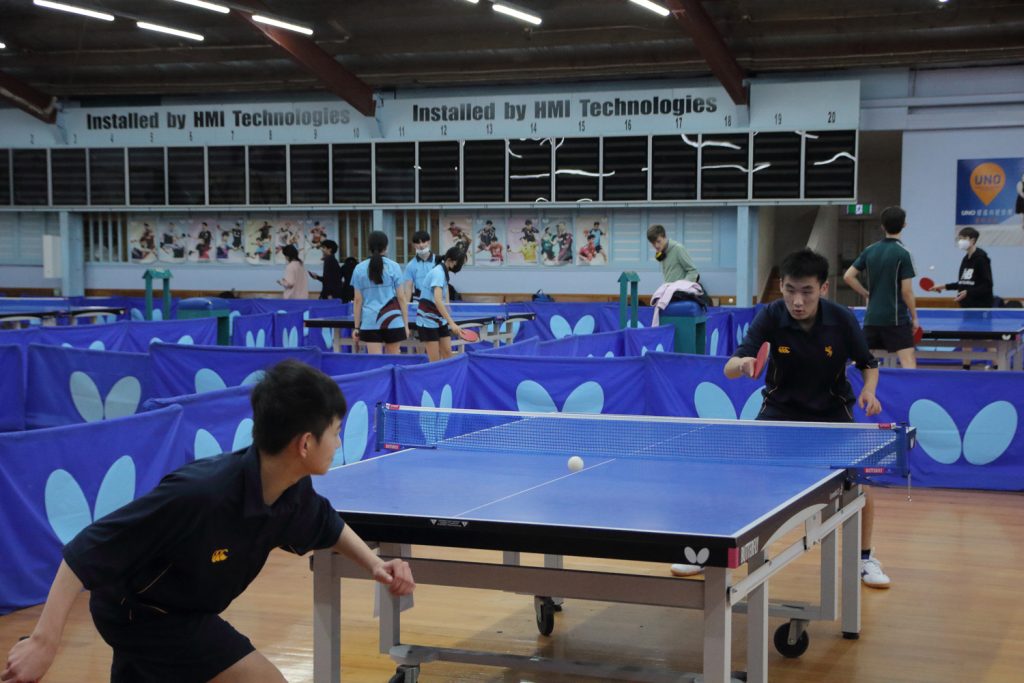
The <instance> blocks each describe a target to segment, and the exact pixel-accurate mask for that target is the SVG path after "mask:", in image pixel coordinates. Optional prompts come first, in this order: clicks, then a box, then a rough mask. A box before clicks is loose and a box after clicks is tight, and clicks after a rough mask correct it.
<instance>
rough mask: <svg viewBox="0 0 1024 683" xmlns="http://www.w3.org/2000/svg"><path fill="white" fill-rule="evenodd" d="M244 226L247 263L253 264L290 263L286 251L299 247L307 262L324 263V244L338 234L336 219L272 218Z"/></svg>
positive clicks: (253, 220)
mask: <svg viewBox="0 0 1024 683" xmlns="http://www.w3.org/2000/svg"><path fill="white" fill-rule="evenodd" d="M244 226H245V227H244V244H245V252H244V253H245V257H244V260H245V262H246V263H249V264H252V265H270V264H278V265H284V264H286V263H287V262H288V259H287V258H286V257H285V255H284V253H283V251H282V250H283V249H284V248H285V247H286V246H288V245H292V246H294V247H295V249H296V251H298V253H299V258H300V259H301V260H302V262H303V263H309V264H317V263H320V262H321V261H322V260H323V253H322V252H321V251H320V245H321V244H323V241H324V240H326V239H332V238H333V236H336V235H337V234H338V219H337V217H335V216H317V217H302V216H277V215H271V216H267V217H266V218H255V219H252V218H251V219H249V220H248V221H246V222H245V223H244ZM335 241H336V240H335Z"/></svg>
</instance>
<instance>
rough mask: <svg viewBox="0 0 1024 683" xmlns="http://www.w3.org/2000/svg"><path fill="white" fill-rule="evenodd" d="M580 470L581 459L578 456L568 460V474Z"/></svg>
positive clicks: (581, 467) (581, 466)
mask: <svg viewBox="0 0 1024 683" xmlns="http://www.w3.org/2000/svg"><path fill="white" fill-rule="evenodd" d="M582 469H583V458H581V457H580V456H578V455H574V456H572V457H571V458H569V471H570V472H579V471H580V470H582Z"/></svg>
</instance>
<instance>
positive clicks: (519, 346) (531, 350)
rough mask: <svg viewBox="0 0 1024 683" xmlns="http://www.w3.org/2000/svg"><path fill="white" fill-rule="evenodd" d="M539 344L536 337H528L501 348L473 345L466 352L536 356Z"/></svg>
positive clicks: (488, 345)
mask: <svg viewBox="0 0 1024 683" xmlns="http://www.w3.org/2000/svg"><path fill="white" fill-rule="evenodd" d="M539 344H540V340H539V339H537V337H529V338H527V339H521V340H520V341H517V342H513V343H511V344H504V345H502V346H491V345H490V344H485V345H476V344H474V345H472V346H471V347H470V348H469V349H468V351H469V352H470V353H486V354H489V355H506V356H536V355H537V353H538V351H537V347H538V345H539Z"/></svg>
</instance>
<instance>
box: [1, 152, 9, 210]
mask: <svg viewBox="0 0 1024 683" xmlns="http://www.w3.org/2000/svg"><path fill="white" fill-rule="evenodd" d="M10 163H11V152H10V150H7V149H0V206H5V205H7V204H10V203H11V167H10Z"/></svg>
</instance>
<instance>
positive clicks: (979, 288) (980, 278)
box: [931, 228, 994, 308]
mask: <svg viewBox="0 0 1024 683" xmlns="http://www.w3.org/2000/svg"><path fill="white" fill-rule="evenodd" d="M978 236H979V235H978V231H977V230H975V229H974V228H961V230H960V232H959V233H958V234H957V242H956V246H957V247H959V248H960V250H961V251H963V252H966V253H965V254H964V258H963V260H961V261H960V279H959V280H957V281H956V282H950V283H947V284H945V285H936V286H935V287H932V289H931V291H933V292H941V291H943V290H946V289H948V290H951V291H955V292H956V297H955V301H956V302H957V303H958V304H960V308H992V306H993V304H994V301H993V297H992V261H991V260H990V259H989V257H988V254H986V253H985V251H984V250H983V249H979V248H978Z"/></svg>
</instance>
